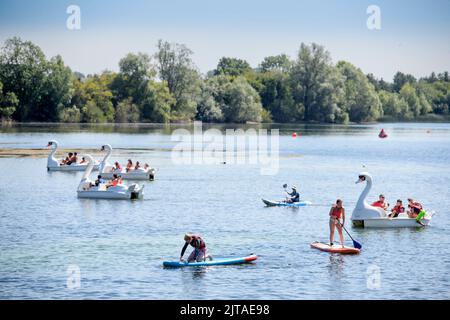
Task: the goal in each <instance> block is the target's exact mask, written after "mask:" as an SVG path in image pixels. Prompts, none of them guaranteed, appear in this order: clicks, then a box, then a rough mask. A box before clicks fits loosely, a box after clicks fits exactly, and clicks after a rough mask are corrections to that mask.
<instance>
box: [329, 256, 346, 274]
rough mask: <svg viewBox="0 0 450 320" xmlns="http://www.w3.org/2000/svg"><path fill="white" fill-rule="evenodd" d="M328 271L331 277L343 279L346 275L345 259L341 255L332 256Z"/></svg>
mask: <svg viewBox="0 0 450 320" xmlns="http://www.w3.org/2000/svg"><path fill="white" fill-rule="evenodd" d="M328 271H329V273H330V276H332V277H335V278H336V279H341V277H342V275H343V274H344V257H343V256H342V255H341V254H333V253H332V254H330V260H329V264H328Z"/></svg>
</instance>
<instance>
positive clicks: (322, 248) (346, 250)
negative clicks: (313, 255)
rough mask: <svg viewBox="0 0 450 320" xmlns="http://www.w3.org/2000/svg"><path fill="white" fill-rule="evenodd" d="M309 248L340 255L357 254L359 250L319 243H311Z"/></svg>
mask: <svg viewBox="0 0 450 320" xmlns="http://www.w3.org/2000/svg"><path fill="white" fill-rule="evenodd" d="M311 248H314V249H318V250H320V251H325V252H330V253H341V254H357V253H359V252H360V251H361V250H360V249H357V248H353V247H346V246H344V247H343V248H342V246H341V245H340V244H339V245H338V244H334V245H333V246H330V245H329V244H325V243H321V242H313V243H311Z"/></svg>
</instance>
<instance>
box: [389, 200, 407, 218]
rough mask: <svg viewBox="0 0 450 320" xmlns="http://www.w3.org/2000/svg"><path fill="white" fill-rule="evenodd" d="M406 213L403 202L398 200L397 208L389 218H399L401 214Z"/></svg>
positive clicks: (394, 208) (395, 207) (393, 209)
mask: <svg viewBox="0 0 450 320" xmlns="http://www.w3.org/2000/svg"><path fill="white" fill-rule="evenodd" d="M404 212H405V207H404V206H403V203H402V200H400V199H398V200H397V203H396V204H395V206H394V207H393V208H392V210H391V213H390V214H389V216H388V217H389V218H397V217H398V215H399V214H400V213H404Z"/></svg>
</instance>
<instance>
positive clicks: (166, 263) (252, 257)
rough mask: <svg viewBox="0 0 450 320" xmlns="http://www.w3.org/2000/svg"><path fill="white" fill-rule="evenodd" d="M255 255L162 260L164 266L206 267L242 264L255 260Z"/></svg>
mask: <svg viewBox="0 0 450 320" xmlns="http://www.w3.org/2000/svg"><path fill="white" fill-rule="evenodd" d="M257 258H258V257H257V256H256V255H250V256H247V257H240V258H217V259H214V260H212V261H202V262H189V263H188V262H181V261H164V262H163V266H164V267H171V268H181V267H206V266H225V265H230V264H242V263H248V262H251V261H254V260H256V259H257Z"/></svg>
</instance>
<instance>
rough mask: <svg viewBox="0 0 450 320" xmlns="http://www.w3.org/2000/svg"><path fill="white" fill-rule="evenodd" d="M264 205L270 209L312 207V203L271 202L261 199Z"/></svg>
mask: <svg viewBox="0 0 450 320" xmlns="http://www.w3.org/2000/svg"><path fill="white" fill-rule="evenodd" d="M261 200H262V201H263V202H264V204H265V205H266V206H268V207H275V206H278V207H304V206H308V205H311V204H312V203H311V202H310V201H299V202H292V203H289V202H284V201H271V200H266V199H261Z"/></svg>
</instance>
